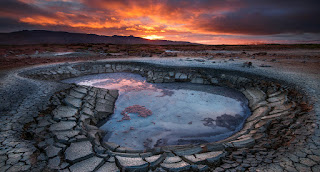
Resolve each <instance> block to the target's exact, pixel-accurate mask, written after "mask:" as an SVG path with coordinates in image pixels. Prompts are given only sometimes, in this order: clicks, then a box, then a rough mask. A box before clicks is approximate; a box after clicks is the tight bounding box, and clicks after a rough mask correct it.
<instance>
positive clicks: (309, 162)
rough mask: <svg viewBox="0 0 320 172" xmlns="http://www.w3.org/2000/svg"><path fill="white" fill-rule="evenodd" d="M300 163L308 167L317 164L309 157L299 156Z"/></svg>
mask: <svg viewBox="0 0 320 172" xmlns="http://www.w3.org/2000/svg"><path fill="white" fill-rule="evenodd" d="M300 163H301V164H303V165H306V166H308V167H312V166H314V165H316V164H317V163H316V162H314V161H312V160H311V159H309V158H300Z"/></svg>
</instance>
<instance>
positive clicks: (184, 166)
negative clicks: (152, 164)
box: [161, 161, 192, 172]
mask: <svg viewBox="0 0 320 172" xmlns="http://www.w3.org/2000/svg"><path fill="white" fill-rule="evenodd" d="M161 167H162V168H163V169H165V170H168V171H172V172H175V171H177V172H178V171H186V170H189V169H190V168H191V167H192V166H191V165H190V164H188V163H186V162H184V161H181V162H177V163H171V164H167V163H162V164H161Z"/></svg>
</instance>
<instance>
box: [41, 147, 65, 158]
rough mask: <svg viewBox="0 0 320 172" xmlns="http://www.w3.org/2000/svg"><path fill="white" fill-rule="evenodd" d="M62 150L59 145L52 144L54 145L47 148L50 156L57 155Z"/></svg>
mask: <svg viewBox="0 0 320 172" xmlns="http://www.w3.org/2000/svg"><path fill="white" fill-rule="evenodd" d="M61 150H62V149H61V148H57V147H55V146H52V145H50V146H48V147H47V148H46V149H45V151H46V154H47V156H48V157H49V158H51V157H55V156H57V155H58V154H59V153H60V151H61Z"/></svg>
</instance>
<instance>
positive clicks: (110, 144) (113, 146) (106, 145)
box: [102, 142, 120, 151]
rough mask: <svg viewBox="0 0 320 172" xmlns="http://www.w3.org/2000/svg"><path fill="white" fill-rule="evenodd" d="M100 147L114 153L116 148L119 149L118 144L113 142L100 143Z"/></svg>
mask: <svg viewBox="0 0 320 172" xmlns="http://www.w3.org/2000/svg"><path fill="white" fill-rule="evenodd" d="M102 146H103V147H104V148H106V149H110V150H111V151H115V150H116V149H117V148H118V147H120V146H119V145H118V144H115V143H113V142H102Z"/></svg>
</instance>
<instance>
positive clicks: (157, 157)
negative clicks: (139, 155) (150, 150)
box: [145, 155, 165, 167]
mask: <svg viewBox="0 0 320 172" xmlns="http://www.w3.org/2000/svg"><path fill="white" fill-rule="evenodd" d="M164 159H165V156H163V155H154V156H151V157H146V158H145V160H146V161H147V162H149V163H150V166H151V167H156V166H158V165H159V164H160V163H161V162H162V161H163V160H164Z"/></svg>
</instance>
